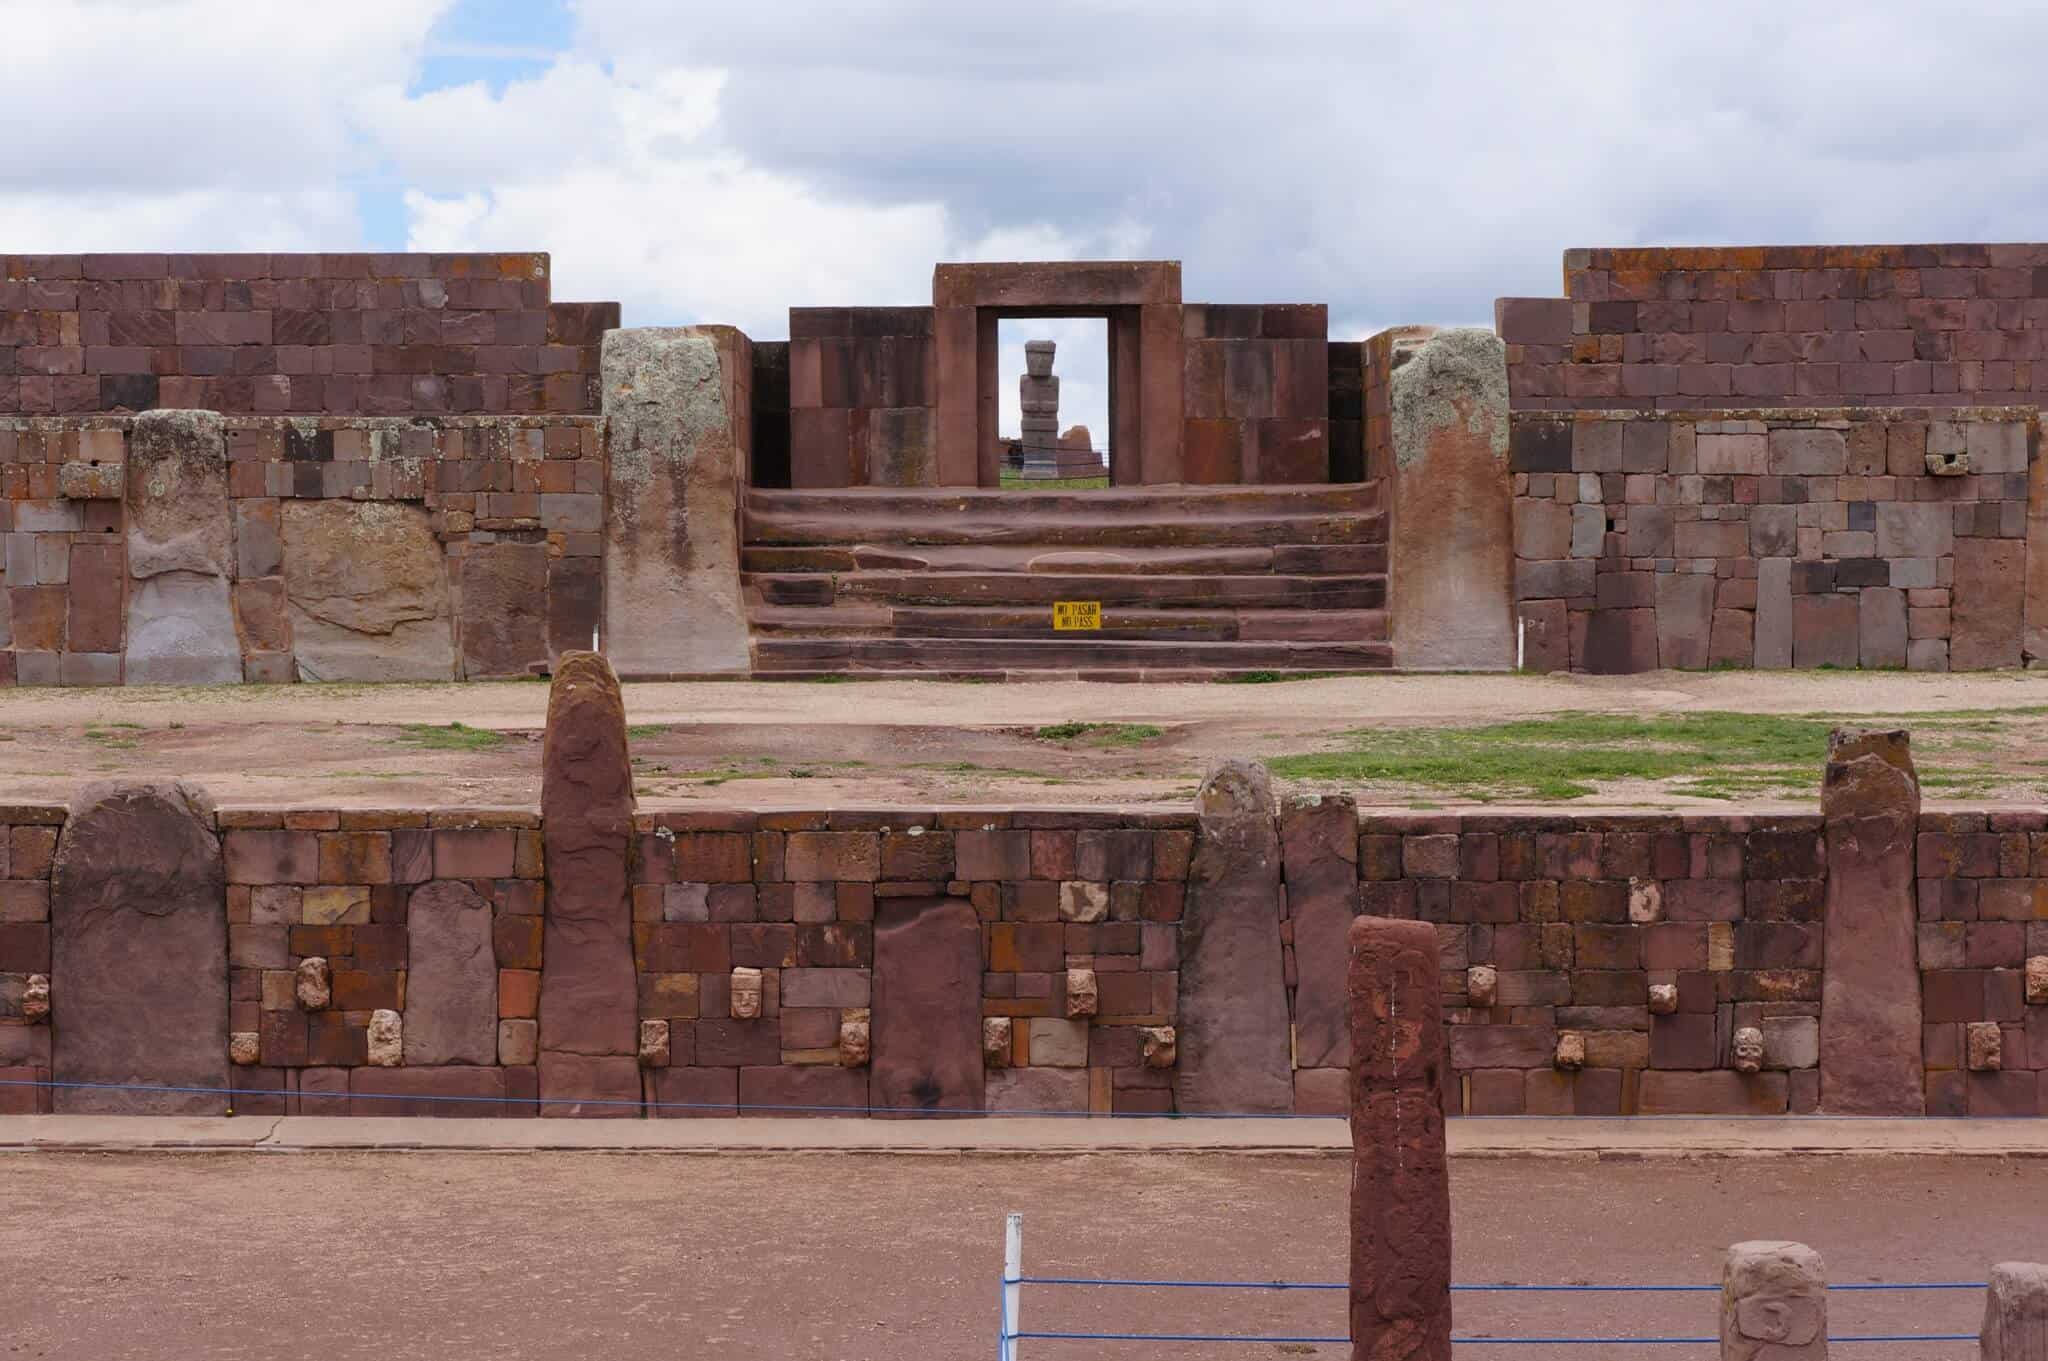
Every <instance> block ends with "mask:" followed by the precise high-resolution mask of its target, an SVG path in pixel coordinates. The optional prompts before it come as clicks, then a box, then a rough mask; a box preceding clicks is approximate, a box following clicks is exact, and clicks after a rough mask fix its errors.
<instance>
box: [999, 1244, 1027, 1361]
mask: <svg viewBox="0 0 2048 1361" xmlns="http://www.w3.org/2000/svg"><path fill="white" fill-rule="evenodd" d="M1023 1275H1024V1216H1023V1215H1021V1214H1018V1213H1017V1212H1016V1211H1014V1210H1012V1211H1011V1212H1010V1213H1009V1214H1007V1215H1005V1216H1003V1332H1002V1340H1001V1341H1000V1342H998V1343H997V1344H996V1346H997V1348H998V1350H997V1352H996V1361H1017V1343H1016V1340H1015V1339H1016V1335H1017V1333H1018V1332H1019V1331H1020V1330H1021V1328H1022V1327H1023V1325H1022V1324H1021V1323H1019V1322H1018V1306H1019V1305H1020V1304H1021V1303H1022V1300H1023V1295H1024V1288H1023V1287H1022V1286H1021V1285H1019V1284H1018V1281H1019V1279H1020V1278H1022V1276H1023Z"/></svg>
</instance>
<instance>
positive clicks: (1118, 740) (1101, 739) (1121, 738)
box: [1031, 722, 1166, 747]
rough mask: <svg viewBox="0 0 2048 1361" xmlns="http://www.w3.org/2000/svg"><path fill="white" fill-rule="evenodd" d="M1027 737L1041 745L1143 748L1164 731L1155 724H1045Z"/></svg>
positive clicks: (1164, 730)
mask: <svg viewBox="0 0 2048 1361" xmlns="http://www.w3.org/2000/svg"><path fill="white" fill-rule="evenodd" d="M1031 735H1032V736H1033V737H1035V738H1037V739H1038V740H1039V741H1041V742H1075V741H1079V742H1083V743H1085V744H1086V745H1088V746H1091V747H1137V746H1143V745H1144V744H1145V743H1147V742H1150V741H1151V740H1152V739H1154V738H1155V737H1164V736H1165V735H1166V729H1164V728H1162V727H1160V726H1159V725H1158V724H1156V723H1081V722H1067V723H1048V724H1046V725H1045V726H1044V727H1042V728H1036V729H1033V730H1032V733H1031Z"/></svg>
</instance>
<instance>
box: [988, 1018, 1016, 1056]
mask: <svg viewBox="0 0 2048 1361" xmlns="http://www.w3.org/2000/svg"><path fill="white" fill-rule="evenodd" d="M1013 1035H1014V1032H1013V1031H1012V1030H1011V1029H1010V1018H1009V1017H1007V1016H984V1017H982V1020H981V1061H982V1062H983V1063H984V1064H986V1065H987V1066H988V1067H990V1068H1007V1067H1009V1066H1010V1045H1011V1041H1012V1036H1013Z"/></svg>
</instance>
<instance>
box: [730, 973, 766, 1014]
mask: <svg viewBox="0 0 2048 1361" xmlns="http://www.w3.org/2000/svg"><path fill="white" fill-rule="evenodd" d="M760 1015H761V971H760V970H759V969H751V968H746V967H744V966H743V967H740V968H736V969H734V970H733V971H732V1018H733V1019H734V1020H735V1021H752V1020H755V1019H757V1018H758V1017H759V1016H760Z"/></svg>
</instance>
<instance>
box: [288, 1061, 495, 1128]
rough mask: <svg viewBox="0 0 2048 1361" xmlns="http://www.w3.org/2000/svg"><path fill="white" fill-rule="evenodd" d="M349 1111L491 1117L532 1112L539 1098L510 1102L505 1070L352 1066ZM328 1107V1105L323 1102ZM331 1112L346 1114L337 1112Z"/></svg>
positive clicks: (380, 1113) (397, 1114) (349, 1074)
mask: <svg viewBox="0 0 2048 1361" xmlns="http://www.w3.org/2000/svg"><path fill="white" fill-rule="evenodd" d="M346 1071H347V1073H348V1093H349V1102H348V1113H349V1114H350V1115H357V1116H361V1115H375V1116H432V1117H437V1118H441V1119H471V1120H474V1119H487V1118H493V1117H502V1116H508V1115H531V1114H532V1113H533V1102H532V1100H531V1098H530V1097H529V1098H528V1099H526V1100H523V1101H516V1102H515V1101H511V1100H507V1097H509V1096H510V1095H511V1093H510V1092H509V1091H508V1088H509V1086H510V1082H509V1076H510V1075H509V1073H508V1072H507V1070H505V1069H503V1068H495V1067H493V1068H476V1067H470V1066H466V1065H465V1066H459V1067H451V1068H382V1067H370V1068H351V1069H348V1070H346ZM321 1104H322V1108H323V1109H325V1108H326V1107H327V1103H325V1102H323V1103H321ZM329 1113H330V1114H335V1115H339V1114H341V1112H340V1111H339V1110H338V1109H336V1110H331V1111H330V1112H329Z"/></svg>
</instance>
